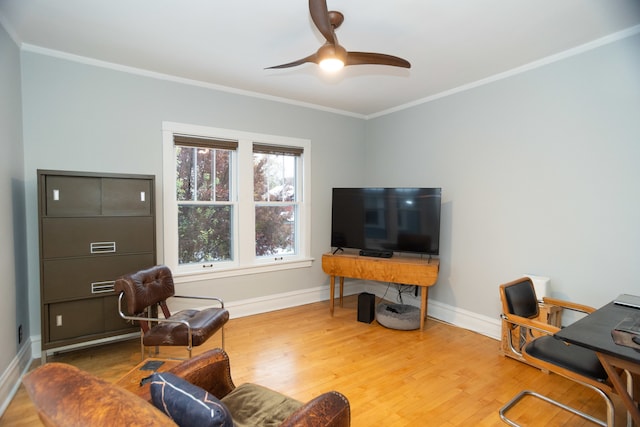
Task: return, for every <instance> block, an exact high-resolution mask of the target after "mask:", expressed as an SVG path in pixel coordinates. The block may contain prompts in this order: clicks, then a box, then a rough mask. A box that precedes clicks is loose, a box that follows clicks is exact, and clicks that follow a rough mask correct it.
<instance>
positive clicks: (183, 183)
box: [176, 147, 195, 200]
mask: <svg viewBox="0 0 640 427" xmlns="http://www.w3.org/2000/svg"><path fill="white" fill-rule="evenodd" d="M194 150H195V148H190V147H176V200H194V199H193V182H194V179H193V168H194V166H193V153H194Z"/></svg>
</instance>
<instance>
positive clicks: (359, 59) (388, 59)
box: [345, 52, 411, 68]
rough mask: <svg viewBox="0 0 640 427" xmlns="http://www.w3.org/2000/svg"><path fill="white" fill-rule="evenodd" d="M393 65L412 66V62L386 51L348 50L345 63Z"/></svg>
mask: <svg viewBox="0 0 640 427" xmlns="http://www.w3.org/2000/svg"><path fill="white" fill-rule="evenodd" d="M364 64H374V65H391V66H392V67H402V68H411V64H410V63H409V61H407V60H406V59H402V58H398V57H397V56H393V55H385V54H384V53H370V52H348V53H347V62H346V64H345V65H364Z"/></svg>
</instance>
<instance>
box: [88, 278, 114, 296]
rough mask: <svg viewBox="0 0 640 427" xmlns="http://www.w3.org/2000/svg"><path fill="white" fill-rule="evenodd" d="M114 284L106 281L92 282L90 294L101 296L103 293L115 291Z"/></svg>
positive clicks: (111, 281)
mask: <svg viewBox="0 0 640 427" xmlns="http://www.w3.org/2000/svg"><path fill="white" fill-rule="evenodd" d="M115 286H116V282H114V281H113V280H108V281H106V282H93V283H92V284H91V293H92V294H103V293H105V292H113V291H114V290H115Z"/></svg>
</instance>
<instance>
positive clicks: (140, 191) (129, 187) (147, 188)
mask: <svg viewBox="0 0 640 427" xmlns="http://www.w3.org/2000/svg"><path fill="white" fill-rule="evenodd" d="M151 202H152V197H151V181H150V180H147V179H128V178H103V180H102V214H103V215H149V214H150V213H151Z"/></svg>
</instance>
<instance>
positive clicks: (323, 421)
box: [280, 391, 351, 427]
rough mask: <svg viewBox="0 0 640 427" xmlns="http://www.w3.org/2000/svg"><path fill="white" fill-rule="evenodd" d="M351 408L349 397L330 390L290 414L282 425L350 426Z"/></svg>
mask: <svg viewBox="0 0 640 427" xmlns="http://www.w3.org/2000/svg"><path fill="white" fill-rule="evenodd" d="M349 425H351V408H350V405H349V401H348V400H347V398H346V397H345V396H344V395H343V394H341V393H338V392H337V391H329V392H327V393H324V394H321V395H320V396H318V397H316V398H315V399H313V400H311V401H309V402H307V403H306V404H304V405H303V406H302V407H301V408H300V409H298V410H297V411H295V412H294V413H293V414H291V415H289V417H287V419H286V420H284V421H283V422H282V424H280V427H293V426H296V427H320V426H326V427H348V426H349Z"/></svg>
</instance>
